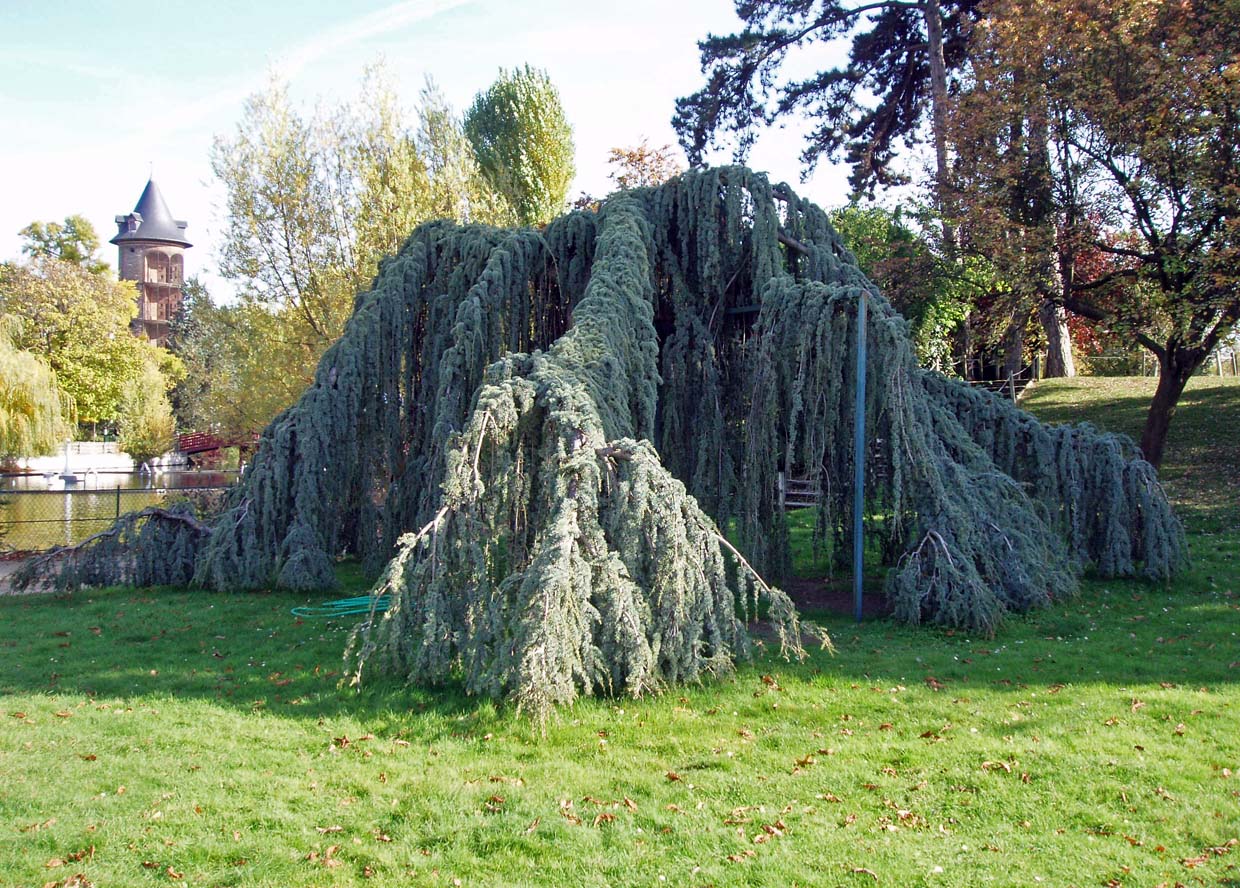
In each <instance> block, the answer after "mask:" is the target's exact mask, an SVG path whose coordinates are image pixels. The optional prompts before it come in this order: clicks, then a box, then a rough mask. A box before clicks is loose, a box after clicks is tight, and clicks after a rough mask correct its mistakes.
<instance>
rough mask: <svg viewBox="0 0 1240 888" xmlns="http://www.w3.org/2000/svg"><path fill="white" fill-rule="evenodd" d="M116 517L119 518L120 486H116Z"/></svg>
mask: <svg viewBox="0 0 1240 888" xmlns="http://www.w3.org/2000/svg"><path fill="white" fill-rule="evenodd" d="M116 517H117V518H119V517H121V486H120V485H119V484H117V485H116Z"/></svg>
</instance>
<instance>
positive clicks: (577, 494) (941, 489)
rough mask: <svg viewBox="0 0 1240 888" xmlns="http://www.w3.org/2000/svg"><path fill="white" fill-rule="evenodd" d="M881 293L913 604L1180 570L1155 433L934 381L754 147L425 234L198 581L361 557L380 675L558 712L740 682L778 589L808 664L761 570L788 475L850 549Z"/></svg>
mask: <svg viewBox="0 0 1240 888" xmlns="http://www.w3.org/2000/svg"><path fill="white" fill-rule="evenodd" d="M863 297H864V298H866V299H867V300H868V306H869V311H870V313H871V316H872V318H873V321H872V323H871V324H870V325H869V326H868V328H867V343H866V345H867V356H868V357H867V366H866V373H867V378H868V380H869V382H868V384H867V389H866V390H867V399H866V403H865V408H864V409H865V414H866V416H865V419H866V428H867V430H868V431H869V438H868V452H867V453H866V469H867V472H868V481H867V487H866V492H867V504H866V515H865V516H864V517H865V520H866V524H867V539H868V540H871V541H873V545H874V547H875V549H876V550H877V551H878V552H880V553H881V555H882V557H883V558H884V560H885V561H886V563H888V564H889V565H890V569H889V571H888V574H887V581H886V592H887V594H888V595H889V596H890V597H891V599H892V603H893V605H894V608H895V612H896V614H897V615H898V616H899V617H900V618H901V619H903V620H906V621H908V622H912V623H920V622H934V623H941V624H946V625H952V626H963V627H968V628H970V629H972V630H978V631H983V632H989V631H993V629H994V628H995V627H996V626H997V625H998V624H999V622H1000V621H1001V620H1002V619H1003V617H1004V615H1005V614H1007V613H1010V612H1014V611H1023V610H1027V609H1029V608H1032V607H1036V606H1039V605H1044V604H1047V603H1049V602H1052V601H1054V600H1056V599H1058V598H1061V597H1063V596H1066V595H1068V594H1071V593H1072V591H1073V590H1074V589H1075V588H1076V584H1077V578H1078V577H1079V576H1080V574H1081V573H1082V572H1083V571H1085V570H1087V569H1093V570H1095V571H1097V572H1099V573H1101V574H1103V575H1107V576H1126V575H1133V574H1142V575H1145V576H1149V577H1153V578H1161V579H1165V578H1167V577H1169V576H1170V575H1171V573H1172V572H1173V571H1174V570H1175V569H1176V568H1177V567H1178V566H1179V565H1180V563H1181V562H1182V561H1183V559H1184V540H1183V535H1182V531H1181V529H1180V525H1179V523H1178V522H1177V520H1176V519H1175V517H1174V516H1173V514H1172V513H1171V511H1170V508H1169V507H1168V504H1167V501H1166V499H1165V497H1164V496H1163V493H1162V491H1161V488H1160V487H1159V486H1158V482H1157V478H1156V476H1155V473H1154V471H1153V469H1152V468H1151V467H1150V466H1149V465H1148V464H1147V463H1145V462H1143V461H1141V460H1140V459H1139V458H1138V457H1137V454H1136V452H1135V449H1134V448H1133V446H1132V445H1131V443H1130V442H1128V441H1127V440H1126V439H1121V438H1118V437H1116V436H1112V435H1105V434H1100V433H1098V432H1097V431H1095V430H1094V429H1092V428H1090V427H1089V426H1085V425H1077V426H1066V427H1048V426H1045V425H1042V424H1040V423H1038V422H1037V421H1036V420H1034V419H1033V418H1032V417H1030V416H1029V415H1028V414H1025V413H1023V412H1021V411H1020V410H1018V409H1016V408H1015V407H1014V406H1013V405H1011V404H1009V403H1007V402H1005V401H1002V400H1000V399H999V398H997V397H995V396H992V395H989V394H987V393H984V392H976V391H973V390H971V389H968V388H967V387H965V386H963V385H962V384H960V383H957V382H954V381H952V380H949V379H947V378H945V377H942V376H939V375H936V374H932V373H928V372H925V371H922V370H920V369H919V368H918V366H917V363H916V359H915V355H914V351H913V346H912V344H911V341H910V338H909V330H908V324H907V323H906V322H905V321H904V319H902V318H901V317H900V316H899V315H897V314H896V313H895V312H894V311H893V310H892V309H891V307H890V305H889V304H888V303H887V302H886V300H884V299H883V297H882V296H881V294H879V293H878V292H877V291H876V290H875V289H874V287H873V286H872V284H870V283H869V281H867V279H866V278H865V277H864V275H862V273H861V272H860V271H859V269H858V267H857V264H856V261H855V259H854V258H853V257H852V255H851V254H850V253H849V252H848V251H847V250H846V249H845V248H844V246H843V244H842V243H841V241H840V239H839V237H838V236H837V235H836V233H835V232H834V230H833V229H832V228H831V226H830V224H829V222H828V220H827V217H826V215H825V213H824V212H823V211H822V210H821V209H819V208H818V207H816V206H814V205H813V204H811V203H809V202H807V201H804V200H802V199H800V198H798V197H797V196H796V195H795V194H794V193H793V192H792V191H791V190H790V189H789V188H787V187H786V186H783V185H779V186H772V185H770V184H769V183H768V181H767V179H766V178H765V177H764V176H762V175H760V174H757V173H753V172H751V171H749V170H747V169H744V168H741V167H731V168H723V169H707V170H693V171H690V172H688V173H685V174H683V175H681V176H679V177H677V178H676V179H674V180H672V181H671V182H668V183H666V184H664V185H662V186H659V187H656V188H644V189H634V190H631V191H626V192H623V193H621V194H618V195H616V196H613V197H612V198H610V199H608V200H607V201H605V202H604V203H603V204H602V205H601V207H600V208H599V210H598V211H597V212H592V211H578V212H574V213H571V214H569V215H567V216H563V217H561V218H559V219H556V220H555V221H553V222H552V223H550V224H549V225H548V226H547V227H546V228H545V229H543V230H532V229H517V230H498V229H494V228H489V227H483V226H459V225H452V224H449V223H445V222H436V223H430V224H427V225H423V226H421V227H419V228H418V229H417V230H416V231H415V232H414V233H413V235H412V236H411V237H410V238H409V240H408V241H407V242H406V244H405V245H404V247H403V248H402V249H401V251H400V253H399V254H398V255H396V256H394V257H391V258H390V259H388V260H386V261H385V262H384V263H383V264H382V265H381V267H380V271H379V274H378V277H377V278H376V280H375V282H374V286H373V288H372V290H371V291H370V292H368V293H365V294H362V295H361V296H359V298H358V300H357V303H356V306H355V310H354V313H353V317H352V318H351V320H350V322H349V324H348V326H347V328H346V330H345V333H344V335H343V337H342V338H341V339H340V340H339V341H338V342H336V343H335V344H334V345H333V346H332V347H331V348H330V349H329V350H328V352H327V353H326V354H325V356H324V358H323V360H322V362H321V363H320V365H319V367H318V370H317V373H316V376H315V381H314V384H313V385H312V386H311V388H310V389H309V390H308V391H307V392H306V394H305V395H304V396H303V397H302V398H301V400H300V401H299V402H298V403H297V404H296V405H294V406H293V407H292V408H290V409H289V410H287V411H285V413H283V414H282V415H281V416H279V417H278V418H277V419H276V420H275V421H274V422H273V423H272V424H271V425H270V426H269V427H268V429H267V430H266V432H265V433H264V434H263V437H262V440H261V442H260V445H259V448H258V452H257V455H256V457H255V459H254V460H253V462H252V464H251V468H250V471H249V472H248V474H247V476H246V479H245V482H244V483H243V484H242V485H240V486H239V487H238V488H237V489H236V491H235V492H234V494H233V496H232V501H231V503H230V508H229V509H228V510H227V511H225V512H224V514H223V515H222V516H221V517H220V518H219V519H218V520H217V521H216V522H215V523H214V525H213V526H212V527H211V529H210V532H209V533H204V534H201V535H197V536H195V537H194V540H195V541H197V542H198V547H197V550H196V555H195V559H194V562H195V565H196V567H195V578H196V581H197V582H199V583H202V584H204V585H207V586H209V587H213V588H218V589H248V588H262V587H267V586H271V585H278V586H283V587H287V588H290V589H296V590H319V589H326V588H329V587H331V585H332V584H333V582H334V575H333V565H334V563H335V561H336V560H337V559H338V558H339V557H340V556H341V555H342V554H351V555H354V556H356V557H359V558H361V559H362V560H363V562H364V563H365V564H366V565H368V566H369V568H370V569H371V570H373V571H374V572H375V574H376V575H377V576H378V577H379V579H378V582H377V584H376V586H375V590H374V591H375V594H376V598H375V600H376V602H377V601H379V600H380V596H382V597H383V600H384V601H385V602H387V604H388V606H387V607H386V610H383V611H382V612H380V610H379V609H378V608H376V610H375V612H374V613H372V614H371V616H370V618H369V619H367V620H365V621H364V622H363V623H362V624H361V625H360V626H359V627H358V628H357V630H356V631H355V633H354V637H353V640H352V642H351V644H350V649H349V653H348V659H349V664H350V673H351V675H352V676H353V678H354V680H355V681H364V680H366V678H367V677H368V676H370V675H372V674H375V673H391V674H397V675H401V676H405V677H408V678H410V679H413V680H416V681H420V682H437V681H442V680H444V679H447V678H448V677H450V676H456V677H459V678H460V679H461V680H463V681H464V683H465V685H466V687H467V688H468V689H469V690H470V691H473V692H476V693H480V694H490V695H495V696H504V697H507V698H510V699H514V700H516V701H517V702H518V704H519V705H521V706H524V707H527V708H528V709H529V710H530V711H532V712H536V713H538V714H545V713H546V712H547V711H548V709H549V707H551V706H553V705H555V704H560V703H566V702H568V701H571V700H572V699H573V698H574V697H575V696H576V695H577V694H579V693H582V692H586V693H590V692H603V693H627V694H642V693H646V692H649V691H652V690H655V689H657V688H658V687H660V686H661V685H662V684H663V683H665V682H669V681H686V680H693V679H695V678H698V677H699V676H702V675H706V674H717V673H720V672H725V671H727V670H728V669H729V668H731V666H732V663H733V662H734V660H735V659H736V658H738V657H741V656H744V655H745V654H746V652H747V650H748V646H749V641H748V638H747V635H746V632H745V623H746V621H747V620H748V619H749V618H751V617H752V616H753V615H754V614H755V613H756V612H757V609H758V608H759V607H760V606H762V607H766V608H768V609H769V615H770V619H771V620H772V622H773V623H774V624H775V626H776V628H777V630H778V631H779V637H780V639H781V641H782V645H783V648H784V651H785V652H786V653H796V652H799V650H800V632H801V627H800V626H799V625H798V621H797V615H796V611H795V609H794V607H793V606H792V603H791V602H790V601H789V599H788V598H787V596H786V595H784V594H783V593H782V592H780V591H779V590H778V589H775V588H772V587H770V586H769V585H767V583H766V582H765V581H764V580H762V579H761V577H762V576H766V577H768V578H770V579H772V580H778V579H779V578H780V577H782V576H783V575H785V574H786V573H787V571H788V568H789V547H788V537H787V530H786V524H785V520H784V514H783V509H782V504H781V502H780V499H779V495H778V490H777V485H776V478H777V476H778V474H779V473H780V472H784V473H786V474H788V475H791V476H794V477H805V478H810V479H813V480H814V481H816V482H817V483H818V485H819V487H820V488H821V489H822V491H823V495H822V497H821V500H820V503H819V506H818V518H817V534H816V536H817V539H818V542H819V543H820V544H821V545H823V546H824V547H826V548H827V549H828V550H829V551H831V552H832V553H835V554H836V555H837V556H842V554H843V553H845V552H847V551H848V550H849V548H850V546H851V539H850V533H851V529H850V528H851V520H850V519H851V499H852V490H851V478H852V477H853V464H852V461H853V453H852V447H851V443H850V442H851V439H852V435H853V428H854V424H855V422H856V419H857V417H856V416H855V415H854V411H855V407H854V398H853V392H854V391H855V386H856V384H857V380H856V378H855V374H856V369H855V368H856V349H857V347H858V342H857V338H856V337H857V332H856V331H857V323H856V313H857V309H858V304H859V300H860V299H861V298H863ZM160 520H165V519H164V518H161V517H160V516H156V515H152V516H149V517H148V518H147V521H148V522H149V521H160ZM725 527H726V528H732V529H734V531H735V535H734V537H733V538H734V539H735V540H736V541H737V542H736V545H735V546H733V544H732V543H731V542H729V541H728V540H727V539H726V538H725V537H724V535H723V534H721V533H720V530H719V528H725ZM742 553H743V554H742ZM131 570H132V567H131Z"/></svg>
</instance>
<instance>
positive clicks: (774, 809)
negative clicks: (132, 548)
mask: <svg viewBox="0 0 1240 888" xmlns="http://www.w3.org/2000/svg"><path fill="white" fill-rule="evenodd" d="M1090 382H1092V381H1090ZM1132 382H1133V383H1134V384H1140V382H1141V381H1140V380H1134V381H1132ZM1105 383H1106V385H1107V386H1108V388H1107V389H1105V391H1106V393H1107V399H1108V402H1109V401H1110V400H1115V401H1116V402H1119V401H1121V400H1122V399H1123V398H1125V397H1129V396H1128V395H1123V394H1122V392H1121V391H1120V390H1115V391H1114V392H1112V390H1111V389H1110V386H1111V385H1112V383H1113V381H1112V380H1106V381H1105ZM1229 391H1230V394H1228V393H1226V392H1225V393H1224V395H1223V396H1220V398H1219V399H1218V401H1217V402H1212V406H1211V407H1210V410H1211V411H1212V412H1214V413H1228V412H1229V413H1230V420H1229V421H1230V423H1231V428H1233V429H1234V428H1236V427H1237V422H1238V421H1240V389H1238V388H1235V387H1234V386H1233V388H1232V389H1230V390H1229ZM1194 394H1195V392H1194ZM1091 403H1092V402H1091V401H1089V400H1088V399H1086V398H1083V397H1082V395H1081V391H1080V388H1079V384H1076V383H1074V384H1072V385H1064V384H1056V385H1044V386H1042V387H1041V388H1040V389H1038V391H1037V396H1036V398H1034V397H1033V393H1031V400H1030V406H1033V407H1034V408H1035V409H1036V410H1038V412H1040V413H1041V414H1042V415H1043V416H1050V415H1052V414H1053V413H1054V414H1057V415H1056V416H1055V418H1071V419H1079V418H1084V414H1085V413H1086V412H1088V413H1090V414H1092V415H1093V416H1094V417H1095V418H1096V419H1097V421H1099V422H1100V423H1105V422H1108V421H1109V419H1108V417H1109V416H1110V414H1111V412H1112V410H1114V411H1115V413H1116V415H1120V414H1122V412H1123V409H1122V405H1120V404H1118V403H1117V404H1115V405H1113V406H1108V408H1107V410H1105V411H1094V410H1092V409H1090V405H1091ZM1074 405H1076V406H1074ZM1194 415H1195V414H1194V410H1193V409H1190V407H1188V406H1186V407H1185V408H1184V409H1183V410H1182V411H1181V414H1180V415H1179V416H1178V417H1177V419H1176V423H1177V426H1176V429H1175V430H1174V431H1173V435H1174V434H1184V431H1183V430H1185V429H1190V428H1193V427H1194V426H1193V425H1192V423H1194V422H1196V421H1197V420H1195V419H1194ZM1210 420H1211V421H1213V420H1214V417H1211V418H1210ZM1201 426H1202V427H1203V428H1204V427H1205V426H1206V422H1205V420H1204V419H1203V420H1201ZM1221 427H1225V424H1224V426H1221ZM1194 434H1195V433H1190V434H1189V438H1190V444H1191V443H1192V442H1191V438H1192V437H1193V436H1194ZM1236 438H1237V436H1236V435H1234V434H1232V435H1231V436H1230V438H1227V437H1224V439H1223V440H1221V441H1220V442H1219V444H1220V447H1221V448H1222V449H1223V451H1225V456H1224V457H1223V458H1225V459H1230V460H1232V461H1231V462H1230V463H1226V464H1227V465H1231V466H1235V465H1236V464H1237V462H1240V460H1237V459H1236V457H1237V448H1240V442H1237V441H1236ZM1196 446H1197V445H1196V444H1192V447H1196ZM1228 447H1230V448H1231V449H1230V450H1227V448H1228ZM1190 450H1191V447H1184V448H1182V447H1181V446H1180V444H1179V442H1178V439H1177V440H1173V444H1172V448H1171V450H1170V451H1169V455H1168V463H1169V465H1168V468H1169V470H1171V471H1175V470H1176V467H1178V466H1183V467H1184V469H1183V471H1182V477H1184V478H1186V479H1188V481H1187V483H1182V484H1180V485H1179V486H1178V487H1177V488H1176V493H1177V498H1179V497H1181V496H1182V497H1184V499H1183V500H1182V501H1183V502H1184V503H1185V504H1186V505H1188V506H1190V507H1192V508H1194V509H1197V508H1200V509H1202V510H1203V511H1202V512H1201V514H1196V513H1194V517H1193V522H1194V523H1193V529H1194V530H1193V533H1192V535H1191V537H1190V540H1191V544H1192V549H1193V557H1194V567H1193V568H1192V570H1191V571H1190V572H1189V573H1187V574H1186V575H1185V576H1184V577H1182V578H1180V579H1178V580H1177V581H1176V582H1175V584H1174V586H1173V588H1170V589H1167V588H1163V587H1160V586H1156V585H1151V584H1147V583H1143V582H1135V581H1128V582H1114V581H1108V582H1099V581H1091V582H1087V583H1086V584H1085V587H1084V590H1083V592H1082V594H1081V595H1080V596H1079V597H1077V598H1075V599H1073V600H1071V601H1069V602H1066V603H1065V604H1063V605H1061V606H1059V607H1057V608H1054V609H1052V610H1047V611H1042V612H1039V613H1036V614H1032V615H1029V616H1027V617H1023V618H1019V619H1014V620H1011V621H1010V622H1009V623H1008V624H1007V625H1006V626H1005V627H1004V628H1003V629H1002V631H1001V632H1000V633H999V635H998V636H997V637H995V638H993V639H985V638H978V637H970V636H968V635H965V634H962V633H951V632H943V631H935V630H927V629H921V630H912V629H906V628H903V627H900V626H896V625H893V624H891V623H888V622H882V621H875V622H870V623H866V624H863V625H861V626H855V625H854V624H852V623H851V622H848V621H847V620H844V619H843V618H840V617H832V616H830V615H824V616H823V617H822V620H823V622H824V623H825V624H826V625H827V627H828V628H829V629H830V630H831V632H832V636H833V638H834V640H835V645H836V648H837V651H836V653H835V654H834V655H829V654H827V653H825V652H815V653H813V654H812V655H811V657H810V658H809V659H808V660H807V661H806V662H804V663H799V664H788V663H785V662H783V661H781V660H779V659H778V658H776V657H774V656H770V655H764V656H761V657H760V658H759V659H758V661H757V662H755V663H754V664H752V665H749V666H744V667H742V668H741V669H740V671H739V673H738V675H737V676H736V678H735V679H734V680H728V681H721V682H717V683H710V684H706V685H701V686H694V687H689V688H673V689H670V690H669V692H668V693H667V694H665V695H664V696H662V697H659V698H657V699H650V700H642V701H630V700H616V701H606V700H587V701H583V702H580V703H579V704H578V705H576V706H575V707H573V708H572V709H569V710H566V711H563V712H562V713H560V715H559V717H558V718H556V719H555V720H553V721H552V722H551V723H550V724H549V725H548V727H547V729H546V734H545V736H543V735H540V734H539V732H538V730H537V729H536V728H535V727H534V726H533V725H531V724H530V723H529V722H528V721H526V720H524V719H518V718H516V717H514V716H513V714H512V713H511V711H510V710H509V709H507V708H504V707H496V706H495V705H493V704H491V703H488V702H479V701H477V700H474V699H470V698H465V697H463V696H461V695H460V694H458V693H455V692H453V691H452V690H437V691H436V690H425V689H418V688H406V687H401V686H396V685H390V686H374V687H369V688H367V689H366V690H364V691H363V692H361V693H356V692H353V691H349V690H345V689H340V688H339V687H338V686H337V682H338V679H339V674H338V670H339V668H340V662H341V661H340V653H341V650H342V648H343V645H344V641H345V637H346V635H347V631H348V628H349V627H348V626H347V625H345V624H343V623H335V622H320V621H299V620H296V619H294V618H292V617H291V616H289V613H288V612H289V608H290V607H292V606H294V605H296V604H302V603H306V602H305V600H304V598H303V597H298V596H294V595H289V594H274V593H272V594H258V595H244V596H243V595H236V596H228V595H211V594H205V593H192V592H185V591H179V590H159V591H139V592H135V591H132V590H109V591H104V592H96V593H92V594H86V595H77V596H73V597H70V598H48V597H38V598H34V597H25V598H4V599H0V885H3V886H33V888H37V886H43V885H47V884H57V885H65V884H66V883H67V884H70V885H71V884H74V881H73V877H74V876H76V875H77V874H82V876H83V877H84V879H85V880H87V881H89V882H92V883H94V884H95V885H97V886H101V888H102V886H105V885H107V886H111V885H120V886H131V885H133V886H141V885H173V884H186V885H204V886H224V885H237V886H243V885H244V886H312V885H313V886H337V885H339V886H346V885H366V884H384V885H395V884H400V885H424V884H425V885H455V884H458V883H459V884H462V885H572V886H576V885H654V886H657V885H717V886H722V885H780V886H787V885H793V884H799V885H862V886H864V885H875V884H877V885H900V886H906V885H909V886H912V885H984V884H994V885H1037V884H1044V885H1056V886H1063V885H1078V886H1085V885H1108V884H1115V885H1133V886H1138V885H1140V886H1154V885H1159V884H1161V883H1166V884H1167V885H1168V886H1171V885H1175V884H1177V883H1183V884H1186V885H1190V884H1210V885H1217V884H1223V885H1229V884H1230V885H1240V845H1234V844H1229V843H1234V841H1235V840H1237V839H1240V637H1238V635H1237V633H1238V632H1240V570H1238V569H1237V563H1236V559H1237V558H1238V557H1240V554H1238V553H1240V532H1237V530H1236V528H1235V526H1234V525H1235V512H1229V511H1228V507H1226V506H1225V505H1218V506H1217V508H1216V507H1215V506H1214V505H1213V503H1214V502H1215V499H1216V498H1211V499H1209V500H1207V499H1205V498H1204V497H1205V495H1206V494H1211V489H1210V485H1209V484H1208V483H1203V484H1202V486H1201V489H1200V491H1199V492H1194V491H1195V488H1194V487H1193V486H1192V484H1193V479H1196V478H1202V479H1204V478H1206V477H1207V473H1206V472H1198V471H1196V470H1195V468H1194V467H1192V466H1190V465H1189V461H1190V459H1191V457H1185V456H1182V454H1184V453H1188V452H1189V451H1190ZM1221 464H1223V463H1220V465H1221ZM1219 486H1225V485H1223V484H1222V483H1221V482H1220V485H1219ZM1211 496H1213V495H1212V494H1211ZM1228 497H1230V498H1231V501H1232V507H1231V508H1235V507H1236V505H1237V504H1236V502H1235V500H1236V498H1237V497H1240V493H1238V492H1237V491H1236V485H1235V484H1234V483H1233V484H1231V486H1230V489H1229V490H1224V491H1223V492H1222V493H1220V494H1218V497H1217V499H1218V500H1219V502H1220V503H1225V501H1226V500H1227V499H1228ZM1199 503H1200V505H1198V504H1199ZM1211 509H1214V511H1211ZM349 581H350V583H351V584H352V586H353V587H354V588H356V586H357V579H356V577H351V578H349ZM458 880H459V882H458ZM79 884H85V882H79Z"/></svg>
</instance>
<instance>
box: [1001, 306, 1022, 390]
mask: <svg viewBox="0 0 1240 888" xmlns="http://www.w3.org/2000/svg"><path fill="white" fill-rule="evenodd" d="M1021 320H1023V319H1018V320H1016V321H1013V322H1012V324H1011V326H1009V327H1008V329H1007V334H1006V335H1005V336H1004V337H1003V370H1002V376H1001V378H1002V379H1007V378H1008V377H1009V376H1017V375H1019V373H1020V371H1021V368H1022V367H1023V366H1024V364H1025V328H1024V325H1023V324H1022V323H1021Z"/></svg>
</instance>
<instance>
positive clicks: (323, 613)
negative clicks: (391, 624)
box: [292, 595, 388, 620]
mask: <svg viewBox="0 0 1240 888" xmlns="http://www.w3.org/2000/svg"><path fill="white" fill-rule="evenodd" d="M372 607H373V608H374V611H375V613H383V612H384V611H385V610H387V608H388V596H386V595H380V596H379V598H378V600H377V601H375V600H374V599H372V598H371V597H370V596H369V595H359V596H358V597H356V598H336V599H333V600H332V601H325V602H323V603H322V604H320V605H318V606H317V607H295V608H293V611H292V613H293V616H295V617H302V618H303V619H323V620H331V619H334V618H336V617H352V616H356V615H358V614H368V613H370V611H371V608H372Z"/></svg>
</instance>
